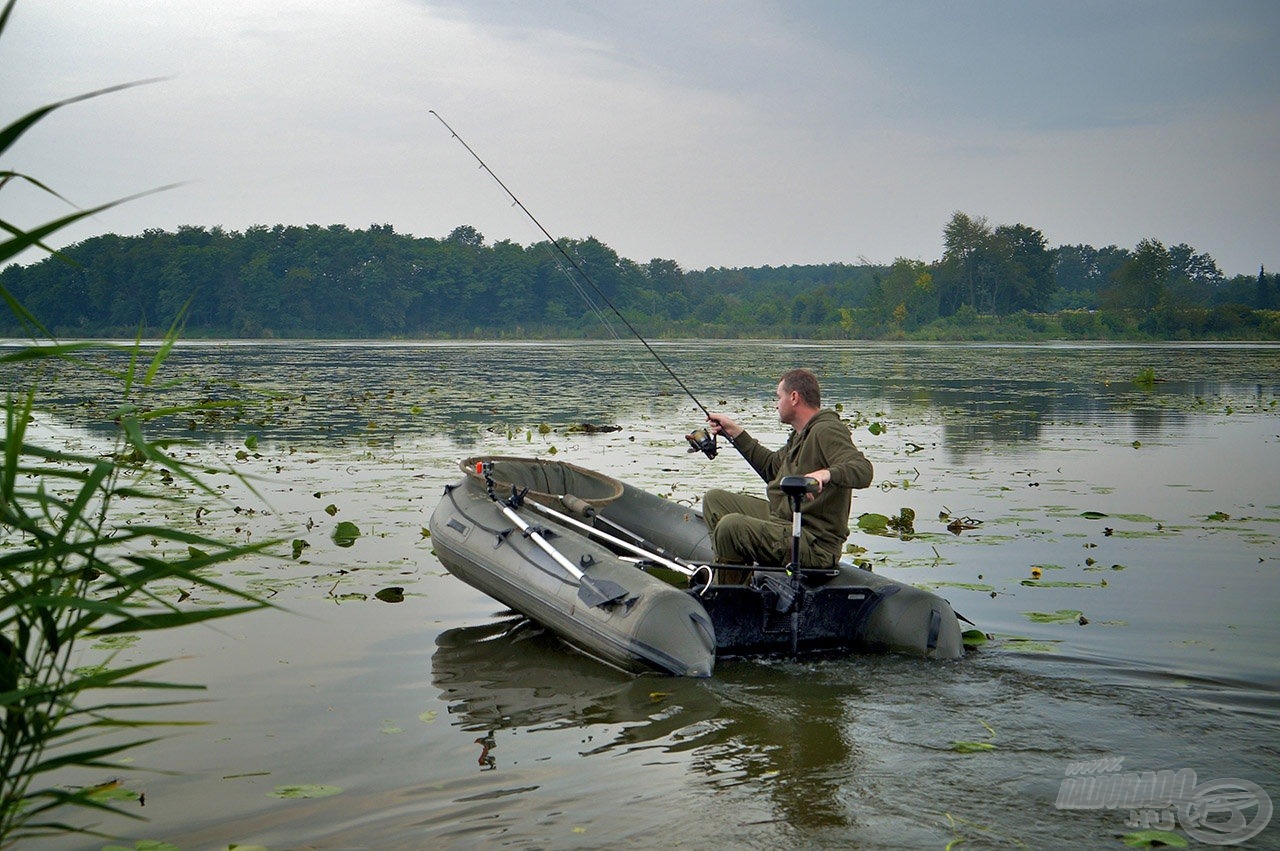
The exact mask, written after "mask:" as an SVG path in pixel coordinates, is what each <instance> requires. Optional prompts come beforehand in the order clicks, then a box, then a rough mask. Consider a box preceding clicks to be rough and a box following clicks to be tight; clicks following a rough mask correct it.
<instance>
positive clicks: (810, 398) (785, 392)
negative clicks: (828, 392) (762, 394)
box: [778, 369, 822, 429]
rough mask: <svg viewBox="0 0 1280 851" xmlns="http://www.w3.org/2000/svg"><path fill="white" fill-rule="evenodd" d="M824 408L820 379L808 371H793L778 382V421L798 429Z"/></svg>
mask: <svg viewBox="0 0 1280 851" xmlns="http://www.w3.org/2000/svg"><path fill="white" fill-rule="evenodd" d="M821 407H822V394H821V392H819V390H818V379H817V377H816V376H814V374H813V373H812V372H810V371H809V370H807V369H793V370H791V371H790V372H785V373H783V374H782V378H781V379H780V380H779V381H778V419H779V420H781V421H782V422H784V423H786V424H787V425H789V426H793V427H795V428H797V429H800V428H804V426H805V425H806V424H807V423H808V422H809V420H810V419H812V418H813V415H814V414H816V413H817V412H818V409H819V408H821Z"/></svg>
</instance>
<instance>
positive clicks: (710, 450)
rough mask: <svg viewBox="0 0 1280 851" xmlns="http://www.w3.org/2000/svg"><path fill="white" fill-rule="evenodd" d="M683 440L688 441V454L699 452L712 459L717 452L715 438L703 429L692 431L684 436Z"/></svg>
mask: <svg viewBox="0 0 1280 851" xmlns="http://www.w3.org/2000/svg"><path fill="white" fill-rule="evenodd" d="M684 439H685V440H687V441H689V452H690V454H692V453H694V452H701V453H703V454H704V455H706V456H707V457H708V458H714V457H716V452H717V451H719V447H718V446H716V436H715V435H714V434H712V433H711V432H709V431H707V430H706V429H705V428H697V429H694V430H693V431H692V432H690V433H689V434H686V435H685V436H684Z"/></svg>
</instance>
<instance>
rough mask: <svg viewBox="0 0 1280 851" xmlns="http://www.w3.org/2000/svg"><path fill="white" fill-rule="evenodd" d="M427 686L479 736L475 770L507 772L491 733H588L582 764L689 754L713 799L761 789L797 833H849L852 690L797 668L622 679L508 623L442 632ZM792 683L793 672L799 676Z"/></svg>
mask: <svg viewBox="0 0 1280 851" xmlns="http://www.w3.org/2000/svg"><path fill="white" fill-rule="evenodd" d="M431 667H432V684H433V685H434V686H435V687H436V688H437V689H439V691H440V696H441V699H442V700H443V701H445V702H446V703H447V704H448V708H449V713H450V714H451V715H452V716H453V717H454V718H455V722H454V723H455V725H457V726H460V727H461V728H462V729H463V730H467V731H469V732H475V733H477V734H479V735H478V736H477V737H476V739H475V742H476V744H477V748H478V750H477V753H478V754H479V762H480V764H481V768H482V769H484V768H489V767H493V766H494V765H497V766H499V767H501V766H502V760H503V757H502V749H503V747H502V737H501V736H495V733H498V732H502V733H506V734H511V733H515V732H521V731H523V732H526V733H529V732H541V731H553V730H571V729H573V730H589V731H591V735H590V742H589V743H588V744H587V746H586V747H585V749H584V750H582V751H581V755H582V756H584V757H592V756H596V755H602V754H607V753H610V752H618V751H622V752H624V753H634V752H636V751H637V750H643V749H645V748H657V749H658V750H661V751H665V752H667V753H669V754H687V755H688V757H689V768H690V769H691V770H692V771H693V772H695V773H696V774H699V775H701V776H703V778H704V782H705V783H706V784H707V785H708V786H709V787H710V788H711V789H712V790H725V791H727V790H729V789H733V788H736V787H740V786H747V787H755V786H760V787H761V788H763V789H767V790H768V797H769V798H770V800H771V802H772V809H773V811H774V812H775V813H776V818H777V819H778V820H779V821H781V822H785V823H787V824H791V825H793V826H798V827H799V826H806V827H830V826H839V825H848V824H850V815H849V814H850V809H849V807H848V805H847V803H846V802H845V801H844V800H843V796H844V795H845V794H847V790H848V788H849V783H850V777H849V775H850V773H851V772H852V773H856V772H857V766H858V763H859V759H858V755H857V750H856V748H855V747H854V745H853V743H852V742H851V741H850V740H849V738H848V737H847V735H846V730H847V728H848V724H847V723H846V719H845V713H846V712H847V711H848V709H849V707H850V705H851V703H856V697H857V689H856V688H853V689H851V688H850V686H848V685H846V684H833V683H830V682H827V683H822V682H814V681H813V680H812V679H810V678H809V677H806V676H804V671H805V669H804V668H797V667H795V666H789V665H784V666H783V667H784V669H785V670H786V671H787V673H785V674H783V675H782V676H779V671H778V670H777V669H776V668H775V667H774V666H769V665H759V664H749V663H743V664H737V665H730V666H728V667H727V669H726V670H725V671H724V672H723V673H720V674H719V675H718V680H717V681H716V682H715V683H712V684H708V683H706V682H703V681H696V680H684V679H674V678H668V677H639V678H635V677H629V676H626V675H623V674H620V673H616V672H614V671H612V670H611V669H609V668H606V667H605V666H603V665H601V664H599V663H598V662H595V661H594V660H591V659H588V658H586V657H583V656H581V655H579V654H576V653H573V652H570V651H569V650H567V648H565V647H564V645H563V644H562V643H561V642H560V641H559V640H558V639H556V638H555V637H554V636H553V635H551V634H550V633H548V632H546V631H544V630H542V629H541V628H540V627H537V626H536V625H533V624H531V623H530V622H528V621H526V620H524V619H522V618H510V619H504V620H499V621H495V622H491V623H486V624H483V625H478V626H467V627H460V628H455V629H449V630H446V631H445V632H443V633H441V635H440V636H439V638H438V639H437V641H436V651H435V653H434V654H433V656H432V663H431ZM797 674H798V675H797Z"/></svg>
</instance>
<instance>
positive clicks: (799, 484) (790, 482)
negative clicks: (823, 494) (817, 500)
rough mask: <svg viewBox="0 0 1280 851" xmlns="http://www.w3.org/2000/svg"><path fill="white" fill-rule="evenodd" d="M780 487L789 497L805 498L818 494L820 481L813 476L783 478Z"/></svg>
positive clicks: (779, 483)
mask: <svg viewBox="0 0 1280 851" xmlns="http://www.w3.org/2000/svg"><path fill="white" fill-rule="evenodd" d="M778 487H780V488H782V492H783V493H785V494H786V495H787V496H804V495H805V494H807V493H817V492H818V480H817V479H815V478H813V477H812V476H783V477H782V481H780V482H778Z"/></svg>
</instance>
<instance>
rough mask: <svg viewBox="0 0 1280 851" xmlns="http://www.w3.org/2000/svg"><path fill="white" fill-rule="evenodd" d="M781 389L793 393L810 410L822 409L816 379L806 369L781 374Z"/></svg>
mask: <svg viewBox="0 0 1280 851" xmlns="http://www.w3.org/2000/svg"><path fill="white" fill-rule="evenodd" d="M781 382H782V389H783V390H785V391H786V392H788V393H790V392H791V391H793V390H794V391H795V392H796V393H799V394H800V398H801V399H803V400H804V403H805V404H806V405H808V406H809V407H811V408H821V407H822V393H821V391H819V390H818V377H817V376H816V375H814V374H813V373H812V372H810V371H809V370H807V369H793V370H790V371H789V372H784V373H782V378H781Z"/></svg>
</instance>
